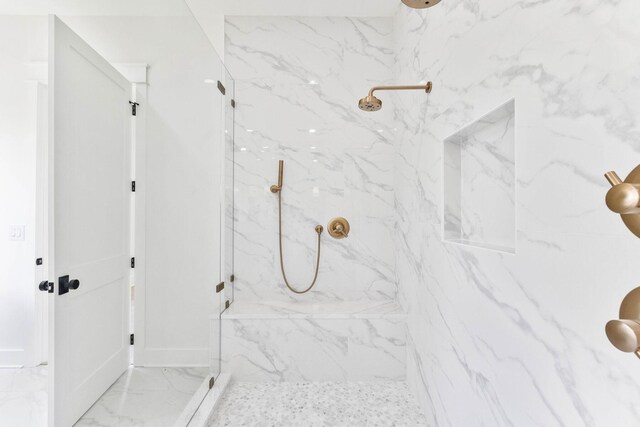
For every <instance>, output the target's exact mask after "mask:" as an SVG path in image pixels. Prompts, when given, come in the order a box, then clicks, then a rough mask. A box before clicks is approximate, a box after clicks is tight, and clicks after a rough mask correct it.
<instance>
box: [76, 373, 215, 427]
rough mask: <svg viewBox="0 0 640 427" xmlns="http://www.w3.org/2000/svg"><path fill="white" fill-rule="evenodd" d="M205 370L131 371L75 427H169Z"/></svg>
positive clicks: (198, 383)
mask: <svg viewBox="0 0 640 427" xmlns="http://www.w3.org/2000/svg"><path fill="white" fill-rule="evenodd" d="M208 371H209V370H208V369H207V368H131V369H129V370H127V372H125V373H124V374H123V375H122V376H121V377H120V378H119V379H118V381H116V382H115V383H114V384H113V385H112V386H111V387H110V388H109V389H108V390H107V391H106V392H105V393H104V394H103V395H102V396H101V397H100V399H98V401H97V402H96V403H95V404H94V405H93V406H92V407H91V408H90V409H89V410H88V411H87V412H86V413H85V414H84V415H83V416H82V418H81V419H80V420H79V421H78V422H77V423H76V425H77V426H115V425H117V426H154V427H155V426H158V427H160V426H172V425H173V423H174V422H175V421H176V420H177V419H178V417H179V416H180V414H181V412H182V411H183V409H184V408H185V406H186V405H187V404H188V402H189V400H190V399H191V397H192V395H193V393H195V391H196V390H197V389H198V386H200V384H201V383H202V380H203V378H205V377H206V376H207V373H208Z"/></svg>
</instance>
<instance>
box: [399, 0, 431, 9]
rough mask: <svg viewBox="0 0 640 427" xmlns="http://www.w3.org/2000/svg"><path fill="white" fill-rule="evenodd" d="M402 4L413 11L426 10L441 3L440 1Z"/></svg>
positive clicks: (421, 0)
mask: <svg viewBox="0 0 640 427" xmlns="http://www.w3.org/2000/svg"><path fill="white" fill-rule="evenodd" d="M402 3H404V4H406V5H407V6H409V7H411V8H413V9H426V8H428V7H431V6H435V5H437V4H438V3H440V0H402Z"/></svg>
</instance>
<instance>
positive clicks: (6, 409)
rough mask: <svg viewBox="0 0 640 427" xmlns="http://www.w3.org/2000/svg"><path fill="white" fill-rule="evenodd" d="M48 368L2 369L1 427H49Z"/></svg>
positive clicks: (0, 372) (0, 379)
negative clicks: (47, 425)
mask: <svg viewBox="0 0 640 427" xmlns="http://www.w3.org/2000/svg"><path fill="white" fill-rule="evenodd" d="M47 372H48V371H47V366H46V365H42V366H38V367H35V368H20V369H5V368H0V425H2V426H11V427H41V426H46V424H47V404H48V402H47V385H48V384H47Z"/></svg>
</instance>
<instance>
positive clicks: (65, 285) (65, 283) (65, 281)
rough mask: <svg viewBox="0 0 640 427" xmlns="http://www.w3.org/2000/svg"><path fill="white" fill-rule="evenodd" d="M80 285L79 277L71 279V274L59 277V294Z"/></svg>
mask: <svg viewBox="0 0 640 427" xmlns="http://www.w3.org/2000/svg"><path fill="white" fill-rule="evenodd" d="M79 287H80V281H79V280H78V279H69V276H62V277H58V295H64V294H66V293H67V292H69V291H73V290H75V289H78V288H79Z"/></svg>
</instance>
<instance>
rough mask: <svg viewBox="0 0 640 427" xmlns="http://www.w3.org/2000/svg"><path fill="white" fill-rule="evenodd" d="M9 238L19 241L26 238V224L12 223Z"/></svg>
mask: <svg viewBox="0 0 640 427" xmlns="http://www.w3.org/2000/svg"><path fill="white" fill-rule="evenodd" d="M9 240H11V241H14V242H17V241H23V240H24V225H12V226H10V227H9Z"/></svg>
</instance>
